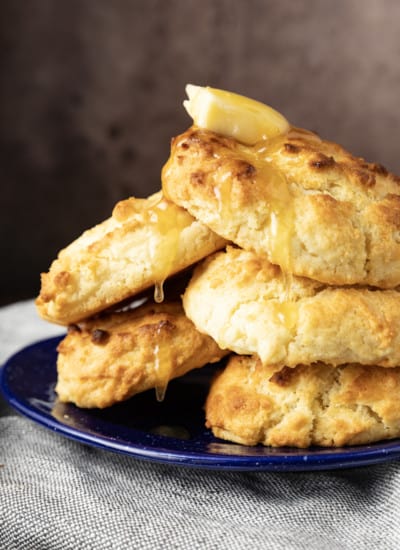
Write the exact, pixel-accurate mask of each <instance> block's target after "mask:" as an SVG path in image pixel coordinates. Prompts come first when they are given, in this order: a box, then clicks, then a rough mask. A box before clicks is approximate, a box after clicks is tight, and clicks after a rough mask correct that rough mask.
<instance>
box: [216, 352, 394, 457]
mask: <svg viewBox="0 0 400 550" xmlns="http://www.w3.org/2000/svg"><path fill="white" fill-rule="evenodd" d="M399 392H400V367H397V368H394V369H382V368H381V367H376V366H362V365H356V364H352V365H343V366H340V367H336V368H335V367H332V366H330V365H325V364H322V363H318V364H315V365H307V366H304V365H299V366H297V367H296V368H294V369H290V368H286V367H284V368H283V369H282V370H279V369H277V367H276V366H270V365H262V364H261V362H260V361H259V360H258V359H255V358H252V357H241V356H234V357H232V358H231V359H230V360H229V362H228V365H227V367H226V369H225V370H224V371H222V372H221V373H219V374H218V375H217V376H216V377H215V379H214V380H213V382H212V384H211V388H210V391H209V394H208V397H207V402H206V418H207V420H206V426H207V427H208V428H211V429H212V431H213V433H214V435H215V436H216V437H219V438H221V439H227V440H229V441H234V442H237V443H241V444H244V445H257V444H258V443H261V444H263V445H269V446H273V447H281V446H293V447H301V448H305V447H309V446H312V445H318V446H323V447H341V446H343V445H359V444H365V443H371V442H374V441H379V440H383V439H391V438H395V437H399V436H400V400H399Z"/></svg>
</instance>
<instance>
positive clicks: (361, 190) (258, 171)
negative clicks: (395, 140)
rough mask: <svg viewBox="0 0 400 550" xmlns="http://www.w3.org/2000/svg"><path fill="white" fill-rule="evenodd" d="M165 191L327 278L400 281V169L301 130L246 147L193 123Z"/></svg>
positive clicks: (234, 235) (272, 253) (177, 146)
mask: <svg viewBox="0 0 400 550" xmlns="http://www.w3.org/2000/svg"><path fill="white" fill-rule="evenodd" d="M162 184H163V190H164V193H165V196H166V197H168V198H170V199H171V200H172V201H174V202H175V203H176V204H179V205H180V206H182V207H183V208H186V209H187V210H188V211H189V212H190V213H191V214H192V215H193V216H194V217H195V218H197V219H199V220H201V221H202V222H203V223H205V224H206V225H207V226H209V227H210V228H211V229H212V230H213V231H215V232H216V233H218V234H219V235H221V236H223V237H224V238H226V239H228V240H230V241H232V242H234V243H235V244H237V245H238V246H240V247H241V248H244V249H247V250H252V251H255V252H256V253H258V254H260V255H262V256H264V257H266V258H267V259H268V260H269V261H271V263H274V264H278V265H280V266H281V267H282V269H284V270H285V271H287V272H290V273H294V274H295V275H298V276H305V277H309V278H312V279H316V280H318V281H321V282H324V283H327V284H331V285H352V284H364V285H372V286H376V287H380V288H394V287H396V286H397V285H399V284H400V185H399V184H400V178H399V177H397V176H395V175H393V174H390V173H388V172H387V170H385V168H383V167H382V166H381V165H378V164H371V163H367V162H365V161H364V160H363V159H360V158H356V157H354V156H352V155H350V154H349V153H348V152H346V151H345V150H344V149H343V148H342V147H340V146H339V145H337V144H335V143H331V142H329V141H324V140H322V139H320V138H319V137H318V136H316V135H315V134H313V133H311V132H307V131H305V130H300V129H296V128H291V129H290V130H289V132H288V133H287V134H284V135H280V136H278V137H277V138H273V139H271V140H268V141H267V140H265V141H262V142H259V143H257V144H256V145H254V146H247V145H244V144H241V143H239V142H237V141H235V140H234V139H232V138H228V137H223V136H221V135H218V134H215V133H213V132H210V131H207V130H203V129H199V128H196V127H192V128H190V129H189V130H188V131H186V132H185V133H184V134H182V135H180V136H178V137H177V138H175V139H174V140H173V143H172V148H171V155H170V158H169V160H168V162H167V164H166V165H165V166H164V168H163V173H162Z"/></svg>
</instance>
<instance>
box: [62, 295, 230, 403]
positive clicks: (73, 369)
mask: <svg viewBox="0 0 400 550" xmlns="http://www.w3.org/2000/svg"><path fill="white" fill-rule="evenodd" d="M224 355H226V352H224V351H222V350H220V349H219V348H218V346H217V344H216V343H215V342H214V341H213V340H212V338H210V337H209V336H206V335H204V334H200V333H199V332H198V331H197V330H196V329H195V327H194V325H193V323H192V322H191V321H189V319H187V317H186V316H185V315H184V313H183V309H182V305H181V304H180V303H179V302H169V303H168V302H164V303H162V304H154V303H149V304H145V305H142V306H140V307H139V308H137V309H132V310H128V311H122V312H118V313H111V314H104V315H100V316H98V317H97V318H93V319H92V320H90V321H86V322H84V323H81V324H79V325H75V326H72V327H70V329H69V331H68V334H67V335H66V337H65V338H64V339H63V340H62V341H61V342H60V344H59V346H58V360H57V370H58V381H57V386H56V392H57V394H58V397H59V400H60V401H61V402H72V403H75V404H76V405H77V406H78V407H89V408H91V407H97V408H104V407H109V406H111V405H113V404H114V403H118V402H120V401H124V400H126V399H128V398H130V397H132V396H133V395H135V394H137V393H139V392H142V391H145V390H148V389H150V388H156V393H157V396H158V398H159V399H162V397H163V394H164V392H165V390H166V388H167V384H168V382H169V380H170V379H172V378H176V377H178V376H182V375H183V374H185V373H186V372H188V371H190V370H192V369H195V368H198V367H202V366H203V365H205V364H207V363H213V362H215V361H218V360H219V359H221V358H222V357H223V356H224ZM155 399H156V397H155Z"/></svg>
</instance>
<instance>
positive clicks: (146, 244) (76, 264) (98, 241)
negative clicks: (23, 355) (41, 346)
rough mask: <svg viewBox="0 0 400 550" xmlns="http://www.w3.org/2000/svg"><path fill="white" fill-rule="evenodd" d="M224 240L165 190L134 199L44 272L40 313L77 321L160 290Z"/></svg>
mask: <svg viewBox="0 0 400 550" xmlns="http://www.w3.org/2000/svg"><path fill="white" fill-rule="evenodd" d="M224 243H225V241H224V240H223V239H222V238H221V237H219V236H217V235H216V234H215V233H213V232H212V231H211V230H210V229H208V228H207V227H206V226H205V225H203V224H202V223H201V222H199V221H197V220H195V219H193V218H192V216H190V214H188V213H187V212H186V211H185V210H183V209H182V208H180V207H178V206H176V205H175V204H173V203H171V202H169V201H167V200H166V199H164V198H163V197H162V194H161V193H156V194H155V195H153V196H151V197H149V198H148V199H135V198H129V199H127V200H124V201H121V202H119V203H118V204H117V205H116V206H115V208H114V210H113V213H112V217H111V218H109V219H107V220H106V221H104V222H103V223H101V224H99V225H97V226H95V227H93V228H92V229H89V230H87V231H85V232H84V233H83V234H82V235H81V236H80V237H79V238H78V239H76V240H75V241H74V242H73V243H71V244H70V245H69V246H67V247H66V248H65V249H64V250H62V251H61V252H60V253H59V255H58V258H57V259H56V260H55V261H54V262H53V263H52V265H51V267H50V270H49V272H48V273H43V274H42V284H41V290H40V295H39V297H38V298H37V300H36V305H37V308H38V312H39V314H40V315H41V316H42V317H43V318H44V319H47V320H48V321H51V322H54V323H59V324H63V325H68V324H71V323H76V322H78V321H80V320H82V319H85V318H87V317H89V316H91V315H93V314H95V313H97V312H99V311H102V310H104V309H106V308H108V307H110V306H112V305H114V304H116V303H118V302H120V301H122V300H125V299H127V298H129V297H131V296H134V295H136V294H137V293H139V292H141V291H142V290H144V289H146V288H149V287H151V286H152V285H154V284H158V287H159V289H160V286H161V285H162V283H163V281H164V279H166V278H167V277H169V276H170V275H171V274H174V273H177V272H179V271H181V270H183V269H184V268H186V267H187V266H189V265H191V264H193V263H195V262H197V261H198V260H200V259H201V258H203V257H205V256H207V255H208V254H210V253H211V252H214V251H215V250H218V249H219V248H222V247H223V245H224ZM160 299H161V298H160Z"/></svg>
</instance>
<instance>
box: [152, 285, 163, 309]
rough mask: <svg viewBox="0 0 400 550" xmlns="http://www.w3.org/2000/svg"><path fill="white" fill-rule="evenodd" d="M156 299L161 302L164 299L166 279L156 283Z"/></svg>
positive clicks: (158, 302)
mask: <svg viewBox="0 0 400 550" xmlns="http://www.w3.org/2000/svg"><path fill="white" fill-rule="evenodd" d="M154 301H155V302H156V303H157V304H161V303H162V302H163V301H164V281H160V282H159V283H157V282H156V283H155V285H154Z"/></svg>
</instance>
